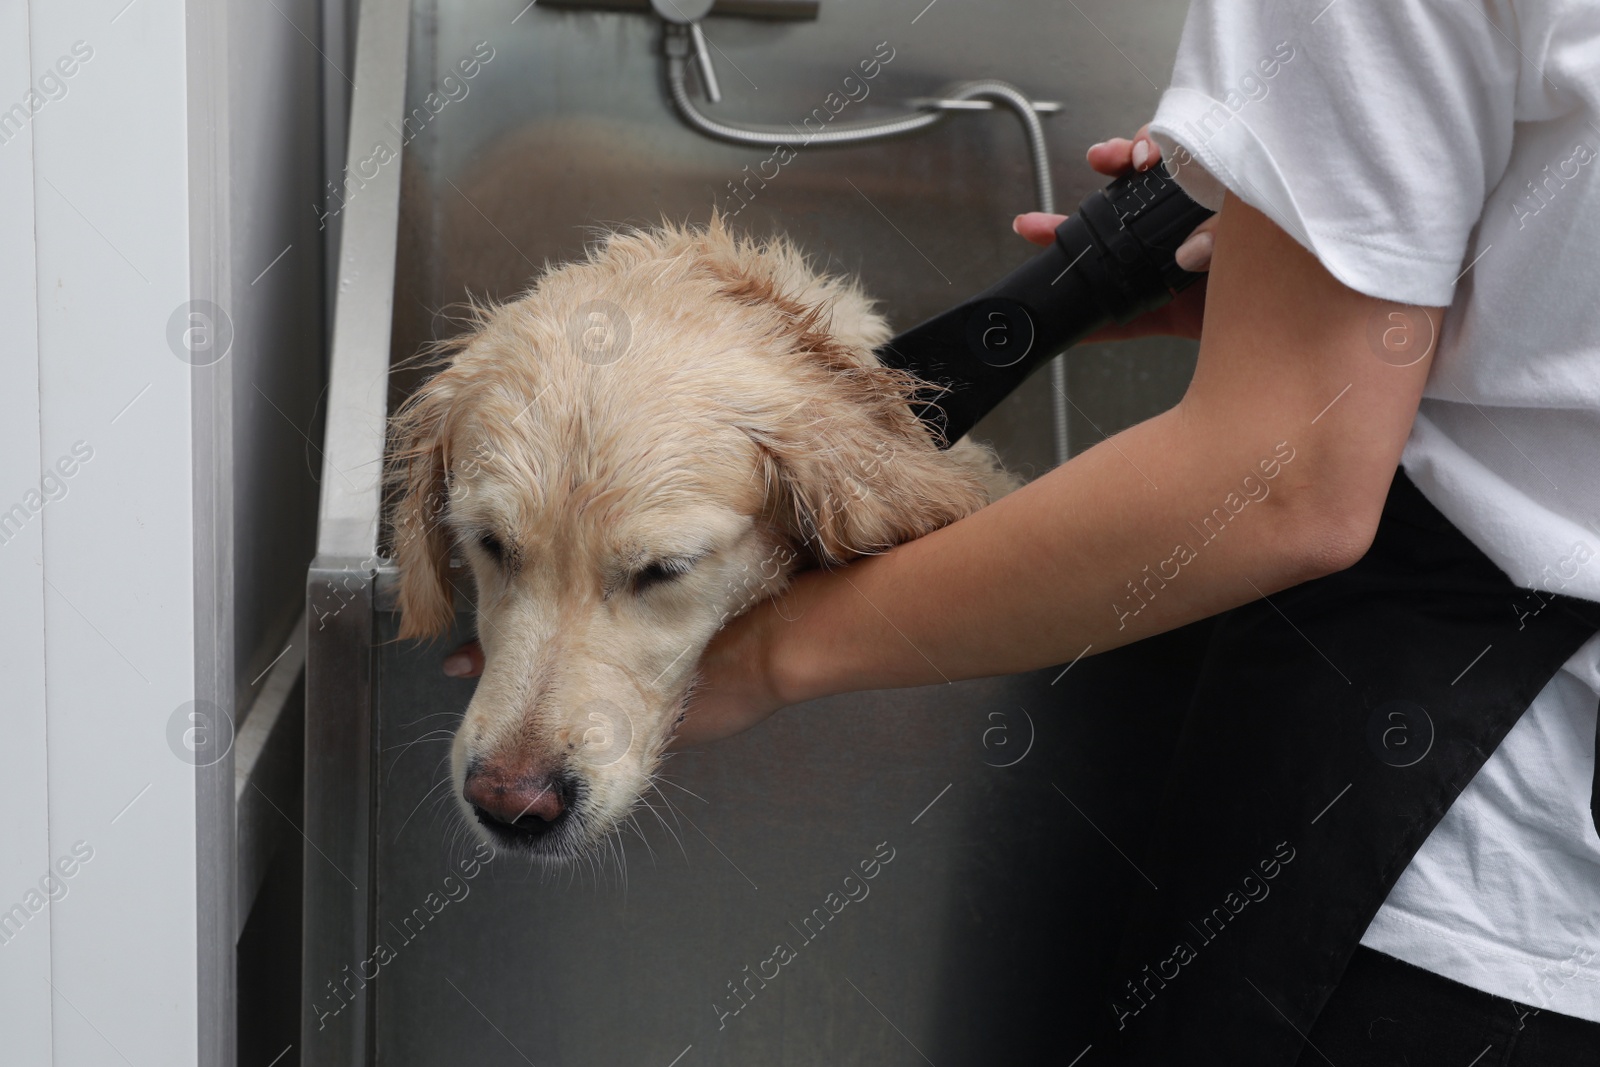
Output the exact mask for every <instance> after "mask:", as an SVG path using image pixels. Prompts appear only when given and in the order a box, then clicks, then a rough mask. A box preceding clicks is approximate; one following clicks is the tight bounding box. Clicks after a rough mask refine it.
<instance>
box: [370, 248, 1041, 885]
mask: <svg viewBox="0 0 1600 1067" xmlns="http://www.w3.org/2000/svg"><path fill="white" fill-rule="evenodd" d="M889 337H890V331H889V328H888V326H887V324H886V323H885V322H884V320H883V318H882V317H880V316H879V315H878V314H876V313H875V312H874V310H873V307H872V304H871V303H870V301H868V299H867V298H866V297H865V296H863V294H862V292H861V290H860V289H859V288H858V287H857V286H856V285H855V284H854V283H853V282H850V281H847V280H843V279H839V278H835V277H828V276H824V275H822V274H819V273H817V272H816V271H814V270H813V269H811V268H810V267H809V266H808V264H807V262H806V260H805V259H804V258H803V257H802V256H801V255H800V254H799V253H798V252H797V251H796V250H795V249H794V248H793V247H792V246H791V245H790V244H789V243H788V242H786V241H783V240H774V241H769V242H757V241H753V240H750V239H747V238H741V237H738V236H735V235H734V234H732V233H730V232H729V231H728V229H727V228H726V227H725V225H724V224H723V223H722V222H721V221H720V220H717V219H715V218H714V219H713V220H712V222H711V225H710V226H709V228H706V229H691V228H681V227H674V226H666V227H664V228H661V229H658V230H654V231H627V232H619V233H615V234H612V235H610V236H609V237H607V238H606V239H604V240H603V241H602V242H600V243H599V244H598V245H597V246H595V247H593V248H592V249H591V250H590V252H589V254H588V257H587V258H586V259H585V260H583V261H581V262H577V263H572V264H569V265H566V266H561V267H557V268H553V269H548V270H547V271H546V272H545V273H544V274H543V275H542V276H541V277H540V278H539V279H538V280H537V282H536V283H535V284H534V286H533V287H532V288H531V289H530V290H529V291H527V292H526V293H524V294H523V295H521V296H519V297H518V298H516V299H514V300H512V301H511V302H509V303H506V304H503V305H499V306H496V307H492V308H487V309H478V311H477V315H476V321H475V328H473V329H472V330H471V331H470V332H468V334H467V335H466V336H463V337H460V338H458V339H457V340H455V341H453V342H451V343H450V344H449V345H448V346H447V347H446V348H445V349H443V356H444V361H445V362H444V366H443V369H442V370H440V371H439V372H438V373H437V374H436V375H435V376H434V377H432V378H431V379H429V380H428V381H427V382H426V383H425V384H424V385H423V386H422V387H421V388H420V389H419V390H418V391H417V392H416V393H414V394H413V395H412V396H411V398H410V399H409V400H408V401H407V402H406V403H405V405H404V406H403V407H402V408H401V410H400V411H399V412H398V413H397V415H396V416H395V419H394V421H393V427H392V429H393V446H392V449H391V465H392V467H391V477H392V478H393V490H392V500H393V510H392V515H391V518H392V525H393V530H394V554H395V557H396V560H397V562H398V564H399V567H400V570H401V582H400V593H399V610H400V612H401V616H402V619H401V621H402V626H401V636H402V637H405V638H422V637H433V636H436V635H439V634H441V633H443V632H444V631H445V630H446V629H447V628H448V627H449V626H450V625H451V623H452V621H453V619H454V608H453V604H452V585H451V583H450V581H449V576H448V574H447V570H448V568H449V566H450V561H451V557H452V554H455V555H458V556H459V557H461V558H463V559H464V560H465V562H466V564H467V565H468V566H469V567H470V569H471V573H472V576H473V578H474V584H475V586H476V607H477V622H478V636H479V640H480V641H481V643H482V646H483V652H484V657H485V665H484V671H483V675H482V678H481V679H480V681H479V683H478V686H477V690H476V692H475V693H474V694H473V696H472V700H471V703H470V704H469V705H468V707H467V711H466V715H465V717H464V718H463V720H462V722H461V725H460V727H459V728H458V729H457V731H456V735H455V739H454V742H453V745H452V749H451V770H452V773H453V776H454V783H453V784H454V786H455V793H456V799H457V801H458V802H459V804H460V805H461V809H462V811H463V813H464V814H465V815H466V816H467V817H468V819H469V820H470V821H472V822H475V823H476V825H477V826H478V828H479V830H480V832H481V833H482V834H483V835H484V836H485V837H486V838H488V839H489V841H490V842H491V843H493V844H495V845H497V846H502V847H511V848H515V849H520V850H524V851H527V852H530V853H532V854H534V855H535V856H538V857H542V858H544V859H547V860H556V861H559V860H566V859H571V858H573V857H576V856H579V855H583V854H586V853H588V852H589V851H590V850H591V849H593V848H595V847H597V846H598V845H599V844H600V843H601V842H603V841H604V840H605V839H606V837H607V836H608V835H609V834H611V833H612V832H613V831H615V830H616V829H617V828H618V827H619V825H620V823H621V821H622V820H623V819H625V818H627V817H628V815H629V814H630V813H631V812H632V811H633V809H634V807H635V805H636V804H638V803H640V801H641V796H642V794H643V792H644V790H645V789H646V788H647V786H649V785H650V784H651V782H652V776H653V775H654V773H655V772H656V770H657V768H658V767H659V765H660V762H661V759H662V754H663V750H664V748H665V747H666V745H667V742H668V741H669V740H670V738H671V736H672V732H673V730H674V728H675V727H676V725H677V724H678V723H679V722H680V721H681V720H682V716H683V710H684V707H685V705H686V702H687V701H688V699H689V696H690V694H691V692H692V690H693V689H694V686H695V681H696V664H697V661H698V660H699V658H700V653H701V651H702V650H703V649H704V648H705V646H706V644H707V643H708V642H709V641H710V640H711V637H712V636H713V635H714V634H715V633H716V632H717V630H718V629H719V628H720V627H721V626H722V625H723V624H724V623H725V622H726V621H727V620H728V619H730V618H732V617H734V616H736V615H738V614H740V613H741V612H743V611H745V610H747V609H748V608H749V607H750V606H751V605H753V604H755V603H757V602H759V601H760V600H762V599H765V598H767V597H771V596H774V595H776V594H778V593H780V592H782V590H783V589H784V587H785V585H786V583H787V582H788V581H789V579H790V577H791V576H792V575H793V574H794V573H795V572H796V571H797V570H800V569H802V568H805V567H812V566H829V565H834V564H838V563H842V562H845V561H848V560H850V559H853V558H855V557H858V556H861V555H864V554H867V553H874V552H881V551H883V550H885V549H887V548H888V547H890V546H893V545H895V544H898V543H900V542H903V541H906V540H909V539H911V538H915V537H918V536H920V535H922V534H926V533H928V532H930V531H932V530H934V529H937V528H938V527H941V526H944V525H946V524H948V523H950V522H953V521H955V520H956V519H959V518H961V517H963V516H965V515H968V514H970V513H971V512H973V511H976V510H977V509H978V508H981V507H982V506H983V505H984V504H985V503H987V502H988V501H989V500H990V499H991V498H992V497H994V496H997V495H999V494H1000V493H1002V492H1004V491H1005V490H1006V489H1007V488H1010V487H1011V485H1012V484H1013V483H1012V482H1011V480H1010V479H1009V476H1008V475H1006V474H1005V473H1004V472H1003V471H1002V470H1001V469H1000V467H999V465H998V463H997V462H996V460H995V457H994V455H993V453H992V452H991V451H989V450H988V449H987V448H984V447H981V446H979V445H977V444H974V443H971V442H969V441H965V440H963V441H960V442H957V443H956V445H955V446H954V447H952V448H950V449H949V450H948V451H946V450H941V449H940V448H939V447H937V444H936V442H935V441H934V440H933V439H932V438H931V437H930V436H929V432H928V430H927V429H926V428H925V426H924V425H923V423H921V422H920V421H919V420H918V419H917V418H916V417H915V416H914V415H913V414H912V411H911V409H910V407H909V406H908V403H909V401H910V400H911V399H912V397H913V394H918V395H921V396H926V395H927V392H926V390H927V386H926V385H925V383H922V382H920V381H919V380H918V379H916V378H915V377H912V376H910V375H908V374H906V373H904V372H901V371H896V370H891V369H889V368H886V367H884V366H882V365H881V364H880V363H879V362H878V360H877V358H876V357H875V356H874V354H873V353H874V350H875V349H876V348H878V346H880V345H882V344H883V343H884V342H885V341H887V340H888V339H889ZM919 390H920V391H921V392H919Z"/></svg>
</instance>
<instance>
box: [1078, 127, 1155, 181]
mask: <svg viewBox="0 0 1600 1067" xmlns="http://www.w3.org/2000/svg"><path fill="white" fill-rule="evenodd" d="M1084 158H1085V159H1087V160H1088V162H1089V166H1091V167H1093V168H1094V169H1095V170H1096V171H1099V172H1100V173H1101V174H1107V175H1110V176H1111V177H1113V178H1115V177H1119V176H1121V175H1123V174H1126V173H1127V172H1128V171H1130V170H1138V171H1144V170H1149V169H1150V168H1151V167H1153V166H1155V165H1156V164H1157V163H1159V162H1161V147H1160V146H1159V145H1157V144H1156V143H1155V141H1153V140H1151V138H1150V126H1149V124H1148V123H1146V124H1145V125H1143V126H1141V127H1139V132H1138V133H1136V134H1134V135H1133V138H1132V139H1131V140H1130V139H1129V138H1126V137H1113V138H1111V140H1109V141H1101V142H1100V143H1099V144H1096V145H1090V146H1089V151H1088V153H1087V154H1086V155H1085V156H1084Z"/></svg>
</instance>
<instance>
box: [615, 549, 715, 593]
mask: <svg viewBox="0 0 1600 1067" xmlns="http://www.w3.org/2000/svg"><path fill="white" fill-rule="evenodd" d="M699 561H700V557H698V556H671V557H668V558H666V559H657V560H652V561H651V562H649V563H646V564H645V565H644V566H643V567H640V568H639V569H638V570H636V571H634V572H633V574H632V576H631V578H632V582H633V591H634V593H635V594H640V593H643V592H645V591H646V590H649V589H653V588H655V587H657V586H661V585H666V584H668V583H670V582H674V581H677V580H678V579H679V578H682V577H683V576H684V575H685V574H688V573H689V572H690V571H691V570H693V569H694V565H695V564H696V563H698V562H699Z"/></svg>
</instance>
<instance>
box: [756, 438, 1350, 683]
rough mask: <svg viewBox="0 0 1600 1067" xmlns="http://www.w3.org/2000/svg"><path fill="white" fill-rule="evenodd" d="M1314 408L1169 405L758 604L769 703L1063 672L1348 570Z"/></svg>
mask: <svg viewBox="0 0 1600 1067" xmlns="http://www.w3.org/2000/svg"><path fill="white" fill-rule="evenodd" d="M1297 414H1298V413H1297ZM1315 414H1316V412H1314V411H1312V412H1308V413H1305V414H1304V415H1303V416H1299V417H1295V418H1290V417H1283V418H1279V419H1268V420H1263V425H1261V426H1260V427H1259V428H1258V429H1256V430H1254V431H1253V432H1246V433H1238V432H1234V433H1228V432H1227V431H1226V430H1220V429H1219V428H1214V427H1211V426H1208V425H1207V424H1206V423H1205V422H1204V421H1199V420H1195V419H1192V418H1189V417H1188V416H1187V414H1186V412H1185V411H1184V409H1183V408H1181V407H1180V408H1176V409H1174V410H1172V411H1169V412H1167V413H1166V414H1163V415H1161V416H1158V417H1157V418H1155V419H1152V420H1150V421H1148V422H1146V423H1143V424H1141V425H1139V426H1136V427H1134V428H1133V429H1131V430H1128V431H1127V432H1125V433H1123V434H1120V435H1118V436H1117V437H1115V438H1112V439H1110V440H1108V441H1105V442H1102V443H1101V444H1099V445H1097V446H1095V447H1094V448H1092V449H1090V450H1089V451H1087V452H1085V453H1084V454H1082V455H1081V456H1078V457H1076V458H1074V459H1073V460H1072V461H1071V462H1069V463H1067V464H1065V465H1064V466H1062V467H1060V468H1057V469H1056V470H1054V471H1052V472H1050V473H1049V474H1047V475H1045V476H1044V477H1042V478H1040V479H1038V480H1037V481H1035V482H1033V483H1031V484H1029V485H1027V486H1025V487H1024V488H1022V489H1019V490H1017V491H1016V492H1014V493H1012V494H1010V495H1009V496H1006V497H1005V498H1003V499H1001V500H999V501H997V502H996V503H994V504H992V505H990V506H989V507H987V508H985V509H984V510H982V511H980V512H978V513H977V514H975V515H972V516H970V517H968V518H966V519H964V520H962V521H960V522H957V523H955V524H954V525H952V526H949V527H946V528H945V529H942V530H939V531H936V532H935V533H932V534H929V535H928V536H926V537H923V538H921V539H919V540H916V541H913V542H910V543H907V544H904V545H901V546H899V547H897V548H895V549H893V550H891V551H889V552H887V553H885V554H883V555H882V556H877V557H873V558H870V559H865V560H861V561H858V562H857V563H855V564H853V565H851V566H850V567H848V568H845V569H840V570H836V571H831V572H821V571H819V572H813V573H809V574H806V575H803V576H802V577H801V578H799V579H798V580H797V582H796V583H795V586H794V588H793V590H792V592H791V593H790V594H789V595H787V596H785V597H783V598H781V599H780V600H779V601H777V602H775V603H773V604H771V605H768V606H766V608H765V609H764V610H766V611H768V612H769V618H768V619H767V620H765V623H764V624H765V625H766V626H768V627H770V630H769V633H770V634H771V635H772V636H774V637H777V638H778V639H779V640H778V641H776V642H775V643H774V646H773V647H774V653H773V654H774V656H775V659H774V662H773V675H774V678H775V680H776V684H777V686H778V688H779V695H780V696H781V697H782V698H783V699H784V701H785V702H786V703H792V702H796V701H800V700H807V699H812V698H815V697H820V696H825V695H829V694H832V693H838V692H845V691H850V690H856V689H874V688H886V687H898V686H914V685H927V684H932V683H935V682H946V681H956V680H960V679H964V678H973V677H982V676H986V675H993V674H1003V673H1013V672H1017V671H1024V670H1030V669H1035V668H1040V667H1045V666H1049V665H1051V664H1055V663H1063V662H1067V661H1070V660H1072V659H1073V658H1074V657H1076V656H1078V655H1080V654H1082V653H1084V652H1100V651H1105V650H1107V649H1110V648H1114V647H1116V646H1118V645H1122V644H1126V643H1128V642H1130V641H1133V640H1137V639H1138V638H1141V637H1146V636H1148V635H1150V634H1153V633H1158V632H1160V631H1163V630H1167V629H1171V628H1173V627H1176V626H1180V625H1183V624H1184V623H1188V622H1192V621H1194V620H1197V619H1201V618H1204V617H1206V616H1209V615H1213V614H1216V613H1217V612H1219V611H1223V610H1226V609H1228V608H1231V607H1234V606H1237V605H1239V604H1243V603H1246V602H1248V601H1250V600H1253V599H1256V598H1257V597H1259V596H1260V595H1262V594H1270V593H1273V592H1276V591H1278V590H1280V589H1283V588H1286V587H1288V586H1290V585H1293V584H1296V583H1298V582H1301V581H1304V580H1306V579H1308V578H1311V577H1314V576H1316V575H1317V574H1320V573H1326V572H1327V571H1329V570H1332V569H1336V568H1337V567H1338V566H1341V565H1344V564H1347V563H1348V562H1352V561H1353V560H1350V559H1347V558H1345V557H1346V556H1347V555H1348V554H1349V551H1350V550H1351V549H1350V546H1348V545H1347V544H1346V543H1345V542H1346V541H1347V540H1350V538H1348V537H1346V536H1345V534H1344V531H1342V530H1339V529H1334V528H1329V527H1328V524H1327V523H1325V522H1324V521H1323V520H1322V517H1321V515H1320V514H1319V509H1321V508H1322V507H1323V503H1324V498H1323V497H1322V494H1321V493H1319V492H1318V490H1317V488H1316V486H1315V482H1316V466H1317V464H1316V460H1315V458H1314V457H1313V456H1311V455H1308V452H1307V450H1308V448H1309V447H1313V446H1312V436H1313V435H1309V434H1306V433H1305V432H1304V431H1305V428H1306V423H1307V422H1308V420H1309V419H1310V418H1311V417H1312V416H1313V415H1315ZM1297 424H1298V425H1297ZM1297 431H1298V432H1297ZM1217 433H1220V434H1221V435H1223V436H1224V437H1225V438H1226V439H1224V440H1217V439H1215V436H1216V434H1217ZM780 631H781V632H780Z"/></svg>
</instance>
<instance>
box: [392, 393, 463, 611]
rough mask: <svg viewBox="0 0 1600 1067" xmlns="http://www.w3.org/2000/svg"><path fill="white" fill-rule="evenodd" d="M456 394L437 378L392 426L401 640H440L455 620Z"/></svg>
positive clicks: (403, 408)
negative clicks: (451, 516) (450, 518)
mask: <svg viewBox="0 0 1600 1067" xmlns="http://www.w3.org/2000/svg"><path fill="white" fill-rule="evenodd" d="M452 397H453V391H452V390H451V389H449V387H448V384H447V381H446V379H445V376H443V375H440V376H436V377H435V378H434V379H433V380H431V381H429V382H428V383H427V384H426V385H424V386H423V387H422V388H421V389H419V390H418V391H417V392H416V393H415V394H413V395H412V397H411V398H410V399H409V400H407V401H406V403H405V404H404V405H403V406H402V407H401V408H400V410H399V412H397V413H396V415H395V417H394V422H393V425H392V427H391V433H392V436H393V440H392V449H391V452H390V455H391V457H392V459H391V471H390V477H391V480H392V483H393V486H394V494H395V504H394V508H393V511H392V512H391V518H392V521H393V524H394V549H395V559H396V561H397V562H398V563H399V565H400V596H399V606H400V636H401V637H402V638H415V637H437V636H439V635H440V634H442V633H444V632H445V631H446V630H448V629H449V628H450V625H451V623H452V622H454V620H455V606H454V600H453V598H452V597H451V591H450V583H449V579H448V571H449V568H450V544H451V537H450V531H449V529H448V527H447V526H446V524H445V519H446V517H447V515H448V513H449V503H450V498H449V494H450V488H449V479H448V477H447V472H448V471H449V464H450V441H449V430H448V426H449V419H448V414H449V410H450V402H451V399H452Z"/></svg>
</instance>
